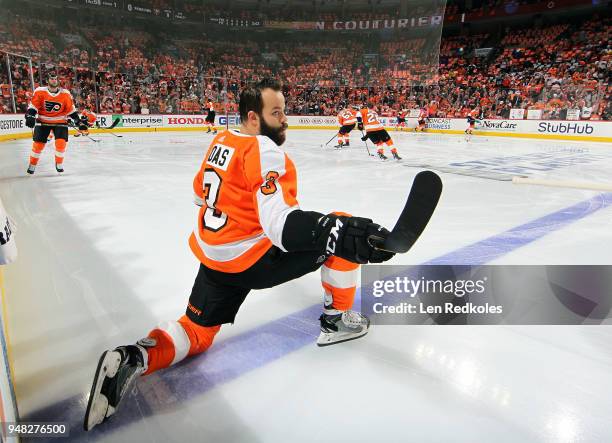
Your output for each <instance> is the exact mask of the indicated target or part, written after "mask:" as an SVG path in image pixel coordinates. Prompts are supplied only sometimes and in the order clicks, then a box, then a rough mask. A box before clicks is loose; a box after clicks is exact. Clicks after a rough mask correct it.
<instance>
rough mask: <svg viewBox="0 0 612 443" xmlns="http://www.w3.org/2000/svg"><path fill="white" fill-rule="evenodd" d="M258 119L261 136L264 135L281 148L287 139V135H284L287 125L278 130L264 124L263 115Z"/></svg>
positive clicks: (284, 124)
mask: <svg viewBox="0 0 612 443" xmlns="http://www.w3.org/2000/svg"><path fill="white" fill-rule="evenodd" d="M259 117H260V118H259V120H260V126H261V129H260V132H261V135H265V136H266V137H268V138H269V139H270V140H272V141H273V142H274V143H276V144H277V145H278V146H281V145H282V144H283V143H285V139H286V138H287V134H286V133H285V131H286V130H287V127H288V126H289V125H287V123H283V124H282V125H281V126H279V127H278V128H274V127H272V126H270V125H268V124H267V123H266V121H265V120H264V118H263V115H260V116H259Z"/></svg>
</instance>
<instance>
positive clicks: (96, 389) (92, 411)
mask: <svg viewBox="0 0 612 443" xmlns="http://www.w3.org/2000/svg"><path fill="white" fill-rule="evenodd" d="M120 364H121V355H120V354H119V353H118V352H116V351H104V353H103V354H102V355H101V356H100V360H99V361H98V367H97V368H96V374H95V375H94V381H93V384H92V385H91V391H90V392H89V401H88V402H87V409H86V410H85V419H84V420H83V429H85V431H90V430H91V429H93V427H94V426H96V425H99V424H100V423H102V422H103V421H104V419H105V418H106V412H107V409H108V399H107V398H106V396H105V395H104V394H101V393H100V390H101V389H102V385H103V383H104V380H105V379H106V377H114V376H115V374H117V370H118V369H119V365H120Z"/></svg>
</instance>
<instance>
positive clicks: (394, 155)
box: [391, 152, 402, 160]
mask: <svg viewBox="0 0 612 443" xmlns="http://www.w3.org/2000/svg"><path fill="white" fill-rule="evenodd" d="M391 154H393V158H394V159H395V160H401V159H402V158H401V157H400V156H399V155H398V154H397V152H392V153H391Z"/></svg>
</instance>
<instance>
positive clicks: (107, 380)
mask: <svg viewBox="0 0 612 443" xmlns="http://www.w3.org/2000/svg"><path fill="white" fill-rule="evenodd" d="M146 369H147V351H146V350H145V348H143V347H142V346H139V345H128V346H120V347H118V348H115V350H113V351H105V352H104V353H103V354H102V356H101V357H100V361H99V362H98V368H97V369H96V375H95V376H94V381H93V384H92V386H91V392H90V393H89V401H88V403H87V410H86V411H85V420H84V422H83V427H84V428H85V430H86V431H90V430H91V429H93V427H94V426H96V425H99V424H100V423H102V422H104V421H106V420H107V419H108V418H109V417H110V416H111V415H113V414H114V413H115V412H116V411H117V408H118V407H119V404H120V403H121V399H122V398H123V397H124V396H125V394H126V393H127V392H128V391H129V390H130V387H131V386H132V385H133V383H134V382H135V381H136V378H137V377H138V376H139V375H140V374H142V373H143V372H145V371H146Z"/></svg>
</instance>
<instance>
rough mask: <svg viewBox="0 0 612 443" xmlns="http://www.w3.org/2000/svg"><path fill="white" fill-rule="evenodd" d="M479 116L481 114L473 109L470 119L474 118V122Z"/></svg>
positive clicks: (469, 115)
mask: <svg viewBox="0 0 612 443" xmlns="http://www.w3.org/2000/svg"><path fill="white" fill-rule="evenodd" d="M478 114H479V112H478V111H477V110H476V109H472V110H471V111H470V112H469V114H468V117H472V118H473V119H474V120H476V119H478Z"/></svg>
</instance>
